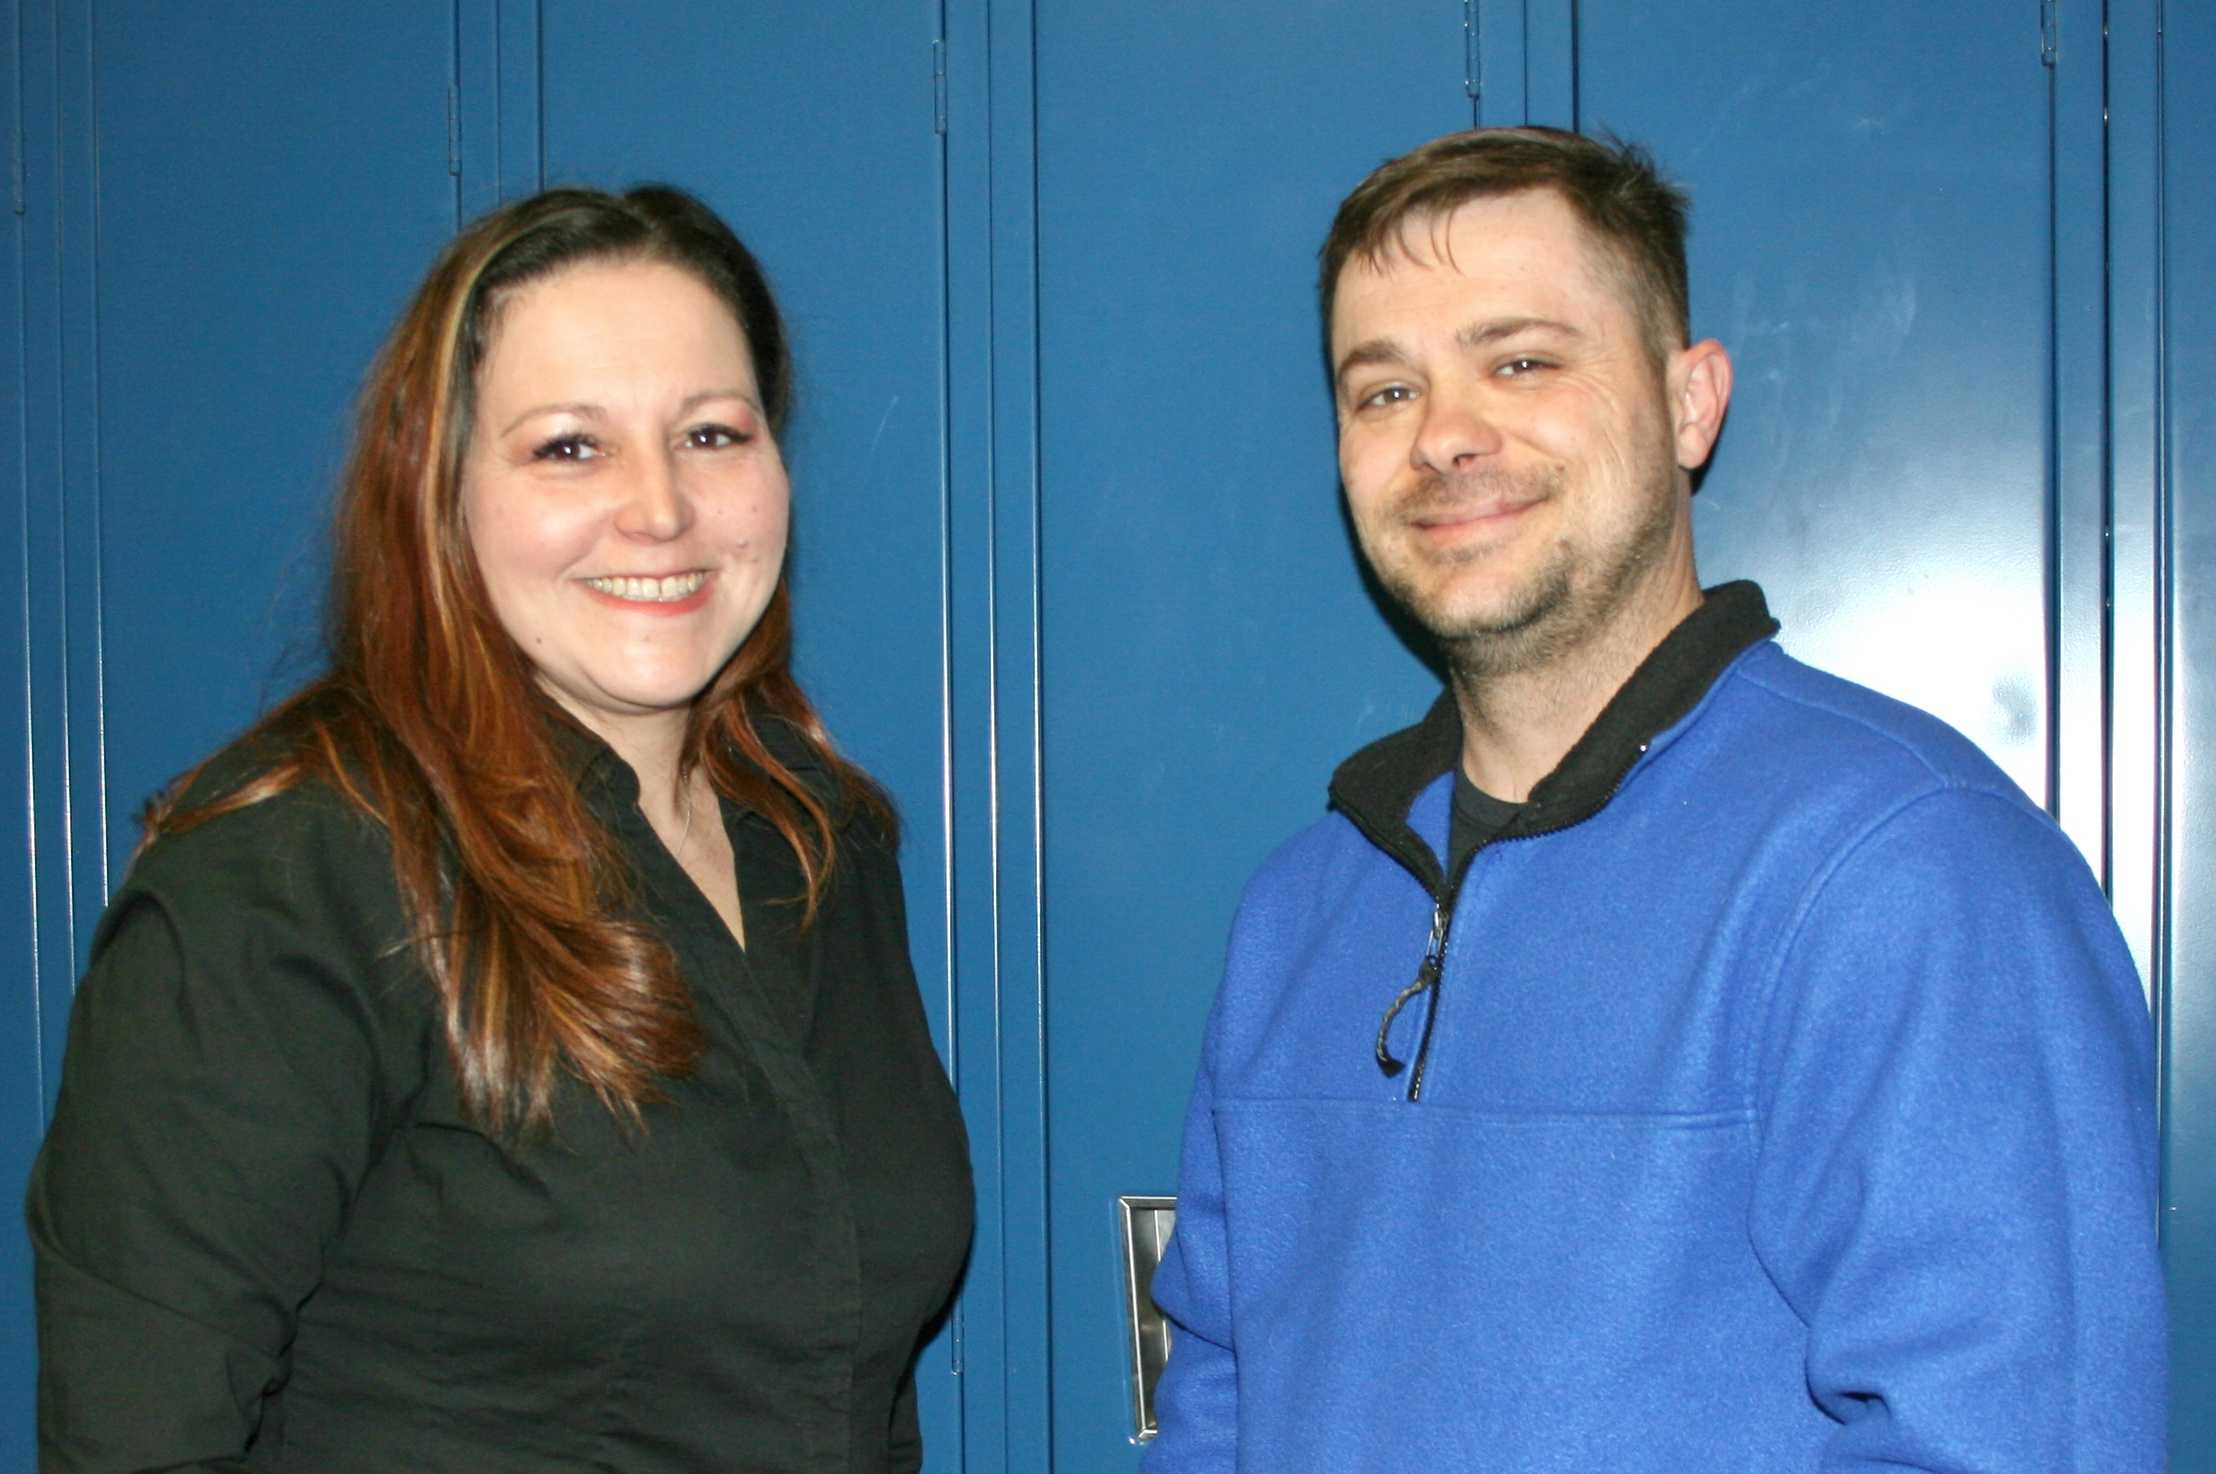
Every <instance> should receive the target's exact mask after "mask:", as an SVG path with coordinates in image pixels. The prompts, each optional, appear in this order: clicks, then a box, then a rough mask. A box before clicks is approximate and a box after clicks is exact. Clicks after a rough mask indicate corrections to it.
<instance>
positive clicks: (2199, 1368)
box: [2142, 4, 2216, 1474]
mask: <svg viewBox="0 0 2216 1474" xmlns="http://www.w3.org/2000/svg"><path fill="white" fill-rule="evenodd" d="M2162 19H2163V34H2162V48H2163V49H2162V69H2161V93H2160V96H2161V103H2162V125H2161V126H2162V131H2161V146H2162V184H2163V191H2162V204H2163V216H2162V245H2163V253H2164V262H2163V316H2162V323H2161V333H2162V345H2163V360H2162V361H2163V368H2164V380H2163V384H2162V386H2161V389H2162V396H2163V406H2164V412H2163V415H2162V421H2161V440H2160V443H2159V447H2158V449H2159V454H2160V456H2161V458H2162V473H2163V475H2164V477H2165V483H2164V485H2165V490H2166V492H2167V508H2166V510H2167V516H2166V518H2165V522H2164V526H2163V534H2164V541H2165V544H2166V547H2167V552H2168V555H2167V557H2166V558H2165V560H2164V571H2165V574H2166V578H2165V586H2164V588H2163V590H2162V596H2163V602H2164V613H2165V617H2166V619H2167V620H2168V621H2169V626H2170V633H2171V643H2170V655H2171V660H2170V663H2169V666H2168V669H2167V672H2166V674H2167V677H2168V680H2167V690H2166V692H2165V705H2166V707H2167V710H2168V712H2169V714H2170V717H2171V720H2172V727H2171V732H2172V741H2171V744H2170V748H2169V751H2170V755H2171V762H2172V767H2171V771H2170V775H2169V776H2170V782H2171V788H2170V804H2169V809H2168V820H2169V825H2168V830H2167V834H2166V839H2167V850H2166V858H2167V860H2168V862H2169V865H2170V871H2169V877H2168V878H2169V890H2168V895H2167V898H2166V899H2167V903H2168V904H2167V909H2166V912H2165V915H2164V920H2165V921H2166V923H2167V927H2168V932H2169V939H2170V945H2169V971H2168V976H2167V978H2166V979H2165V981H2166V985H2167V986H2166V988H2165V990H2164V999H2163V1001H2164V1005H2165V1014H2166V1022H2167V1024H2168V1039H2167V1043H2168V1049H2167V1050H2166V1052H2165V1059H2164V1066H2165V1068H2164V1072H2163V1107H2164V1119H2165V1125H2166V1128H2167V1138H2166V1143H2165V1153H2164V1162H2163V1167H2164V1172H2163V1177H2164V1213H2163V1246H2164V1249H2165V1251H2166V1253H2167V1257H2168V1263H2169V1270H2170V1302H2171V1303H2170V1324H2171V1347H2172V1355H2173V1357H2174V1360H2175V1365H2174V1368H2173V1375H2172V1380H2171V1386H2172V1387H2173V1388H2174V1389H2176V1393H2177V1395H2176V1397H2175V1399H2174V1402H2173V1412H2172V1416H2171V1420H2170V1447H2171V1469H2172V1470H2173V1471H2174V1474H2216V1395H2211V1392H2210V1389H2211V1388H2216V603H2212V601H2211V599H2210V597H2209V590H2208V587H2207V580H2208V579H2209V578H2210V577H2211V576H2212V574H2216V245H2212V244H2211V243H2212V242H2216V199H2212V198H2211V196H2210V193H2209V190H2208V188H2207V180H2208V179H2209V178H2210V177H2211V173H2212V171H2216V66H2211V63H2212V62H2216V10H2212V9H2210V7H2208V6H2206V5H2175V4H2173V5H2169V6H2166V7H2164V10H2163V15H2162ZM2142 34H2143V33H2142Z"/></svg>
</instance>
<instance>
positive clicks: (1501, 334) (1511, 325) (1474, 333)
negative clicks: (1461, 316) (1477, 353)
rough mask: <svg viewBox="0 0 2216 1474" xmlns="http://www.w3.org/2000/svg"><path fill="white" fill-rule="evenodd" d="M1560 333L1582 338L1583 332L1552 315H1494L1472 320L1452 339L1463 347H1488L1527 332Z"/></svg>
mask: <svg viewBox="0 0 2216 1474" xmlns="http://www.w3.org/2000/svg"><path fill="white" fill-rule="evenodd" d="M1533 331H1538V332H1550V333H1560V334H1561V335H1562V336H1564V337H1567V338H1582V337H1584V336H1585V334H1584V333H1582V332H1580V331H1579V330H1578V329H1577V328H1574V327H1572V326H1571V325H1570V324H1568V323H1566V322H1563V321H1561V320H1559V319H1557V318H1552V317H1495V318H1491V319H1488V320H1487V321H1485V322H1473V323H1471V324H1470V325H1469V326H1468V327H1465V328H1463V329H1462V330H1461V331H1460V332H1458V333H1456V334H1455V335H1454V341H1455V342H1456V343H1457V344H1458V345H1460V346H1461V347H1464V348H1489V347H1491V346H1492V345H1493V344H1495V343H1498V342H1499V341H1500V340H1501V339H1503V338H1513V337H1515V336H1516V334H1518V333H1527V332H1533Z"/></svg>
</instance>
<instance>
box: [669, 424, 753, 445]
mask: <svg viewBox="0 0 2216 1474" xmlns="http://www.w3.org/2000/svg"><path fill="white" fill-rule="evenodd" d="M751 438H752V437H751V436H749V435H748V434H747V433H746V432H745V431H744V430H735V429H733V428H732V427H731V426H729V425H695V426H693V427H692V428H691V429H690V430H687V431H686V432H685V443H686V444H687V445H690V446H692V447H693V448H694V449H695V450H723V449H726V448H727V447H730V446H734V445H744V444H746V442H747V441H748V440H749V439H751Z"/></svg>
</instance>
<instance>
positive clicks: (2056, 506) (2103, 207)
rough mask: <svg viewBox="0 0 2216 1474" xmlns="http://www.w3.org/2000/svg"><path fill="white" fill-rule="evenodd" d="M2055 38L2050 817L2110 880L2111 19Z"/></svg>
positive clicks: (2086, 13) (2071, 11) (2060, 24)
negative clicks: (2108, 180) (2107, 41)
mask: <svg viewBox="0 0 2216 1474" xmlns="http://www.w3.org/2000/svg"><path fill="white" fill-rule="evenodd" d="M2055 20H2056V26H2055V30H2054V34H2053V37H2052V45H2053V54H2052V56H2051V62H2052V72H2051V76H2052V79H2053V80H2052V97H2053V108H2054V127H2053V134H2052V138H2053V142H2052V149H2053V161H2052V164H2051V168H2052V172H2053V181H2054V183H2053V190H2052V194H2053V200H2054V225H2053V230H2054V290H2053V308H2052V312H2053V323H2054V327H2053V344H2054V352H2053V363H2054V384H2053V390H2052V393H2053V433H2052V437H2051V441H2050V445H2049V449H2048V456H2049V458H2050V465H2051V467H2052V497H2051V500H2050V503H2049V512H2048V525H2049V527H2050V528H2051V529H2052V533H2053V544H2052V548H2051V550H2050V562H2049V570H2048V578H2049V601H2048V634H2049V640H2050V644H2049V659H2050V661H2051V666H2050V670H2051V680H2050V683H2049V710H2050V712H2051V713H2052V716H2051V719H2050V722H2049V726H2048V734H2049V742H2048V795H2049V798H2048V807H2049V809H2050V810H2051V811H2052V812H2053V814H2054V816H2055V818H2056V820H2057V822H2059V823H2060V824H2061V825H2062V827H2063V829H2064V830H2065V831H2066V832H2067V833H2068V834H2069V835H2070V837H2071V839H2073V840H2074V841H2076V843H2077V847H2078V850H2079V852H2080V853H2081V854H2083V855H2084V856H2085V857H2086V859H2087V861H2088V862H2089V863H2090V864H2091V865H2092V866H2093V870H2094V873H2095V874H2097V875H2098V876H2100V877H2101V882H2102V884H2103V886H2106V884H2107V882H2108V874H2109V868H2110V867H2109V845H2108V738H2109V719H2108V716H2109V695H2108V666H2109V624H2108V607H2107V606H2108V547H2109V542H2108V532H2109V517H2108V457H2107V447H2108V211H2107V191H2106V176H2107V169H2108V118H2107V107H2108V99H2107V95H2106V88H2107V49H2106V44H2105V40H2104V34H2105V31H2106V18H2105V17H2104V16H2103V15H2102V14H2101V13H2100V12H2099V11H2097V10H2093V9H2088V8H2086V7H2082V6H2067V7H2064V8H2063V9H2062V10H2061V11H2059V12H2058V13H2057V15H2056V17H2055Z"/></svg>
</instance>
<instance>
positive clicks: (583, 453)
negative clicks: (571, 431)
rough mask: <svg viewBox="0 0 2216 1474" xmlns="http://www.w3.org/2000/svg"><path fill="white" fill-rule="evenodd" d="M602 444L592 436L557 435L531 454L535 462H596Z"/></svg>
mask: <svg viewBox="0 0 2216 1474" xmlns="http://www.w3.org/2000/svg"><path fill="white" fill-rule="evenodd" d="M601 454H602V452H601V449H600V442H598V441H597V440H594V439H593V438H592V437H591V436H590V435H557V436H555V437H554V438H553V439H552V440H549V441H547V442H545V443H544V444H542V445H540V446H539V447H538V448H537V449H536V450H533V451H532V452H531V459H532V460H534V461H596V460H598V459H600V456H601Z"/></svg>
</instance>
